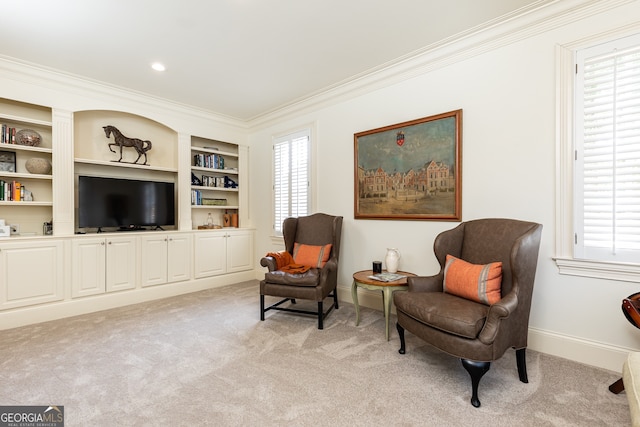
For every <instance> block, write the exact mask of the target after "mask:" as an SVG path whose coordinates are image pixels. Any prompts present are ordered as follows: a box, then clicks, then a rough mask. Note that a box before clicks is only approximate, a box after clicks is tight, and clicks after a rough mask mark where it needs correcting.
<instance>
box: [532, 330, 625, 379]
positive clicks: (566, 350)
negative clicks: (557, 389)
mask: <svg viewBox="0 0 640 427" xmlns="http://www.w3.org/2000/svg"><path fill="white" fill-rule="evenodd" d="M529 348H530V349H532V350H535V351H539V352H541V353H546V354H551V355H553V356H558V357H562V358H564V359H569V360H573V361H574V362H580V363H584V364H586V365H591V366H596V367H598V368H603V369H608V370H610V371H614V372H621V371H622V364H623V363H624V361H625V360H626V358H627V356H628V354H629V353H630V352H633V351H637V350H634V349H631V348H625V347H619V346H614V345H611V344H606V343H601V342H597V341H590V340H586V339H583V338H579V337H575V336H570V335H563V334H559V333H556V332H552V331H546V330H543V329H537V328H531V327H530V328H529Z"/></svg>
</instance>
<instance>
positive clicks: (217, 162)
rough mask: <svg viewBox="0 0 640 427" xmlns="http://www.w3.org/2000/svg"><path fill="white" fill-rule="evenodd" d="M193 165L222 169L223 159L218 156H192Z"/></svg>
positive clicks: (200, 154)
mask: <svg viewBox="0 0 640 427" xmlns="http://www.w3.org/2000/svg"><path fill="white" fill-rule="evenodd" d="M193 165H194V166H196V167H201V168H208V169H224V157H222V156H221V155H219V154H202V153H198V154H194V156H193Z"/></svg>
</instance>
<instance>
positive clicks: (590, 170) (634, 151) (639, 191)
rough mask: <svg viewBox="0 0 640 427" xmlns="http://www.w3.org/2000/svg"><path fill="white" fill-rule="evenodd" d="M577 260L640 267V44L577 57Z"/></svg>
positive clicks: (633, 40) (625, 42)
mask: <svg viewBox="0 0 640 427" xmlns="http://www.w3.org/2000/svg"><path fill="white" fill-rule="evenodd" d="M576 75H577V76H576V77H577V78H576V83H577V85H576V91H575V93H576V109H575V111H576V117H575V123H576V132H575V135H576V156H575V160H576V167H575V171H576V176H575V189H576V192H575V199H574V200H575V201H576V206H575V209H574V212H575V215H576V217H575V242H574V243H575V257H576V258H584V259H591V260H600V261H618V262H633V263H640V36H634V37H628V38H625V39H621V40H617V41H614V42H610V43H606V44H602V45H598V46H595V47H592V48H589V49H585V50H582V51H579V52H578V53H577V56H576Z"/></svg>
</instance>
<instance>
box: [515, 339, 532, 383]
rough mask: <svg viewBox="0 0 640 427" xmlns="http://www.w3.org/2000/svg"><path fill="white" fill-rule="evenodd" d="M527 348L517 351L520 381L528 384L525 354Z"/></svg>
mask: <svg viewBox="0 0 640 427" xmlns="http://www.w3.org/2000/svg"><path fill="white" fill-rule="evenodd" d="M526 350H527V349H526V347H525V348H521V349H518V350H516V362H517V364H518V376H519V377H520V381H522V382H523V383H528V382H529V378H528V377H527V356H526V354H525V351H526Z"/></svg>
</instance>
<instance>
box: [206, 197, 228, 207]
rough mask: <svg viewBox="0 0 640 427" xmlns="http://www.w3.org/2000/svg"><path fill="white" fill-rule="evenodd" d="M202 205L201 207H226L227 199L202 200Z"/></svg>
mask: <svg viewBox="0 0 640 427" xmlns="http://www.w3.org/2000/svg"><path fill="white" fill-rule="evenodd" d="M202 205H203V206H226V205H227V199H208V198H203V199H202Z"/></svg>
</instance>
